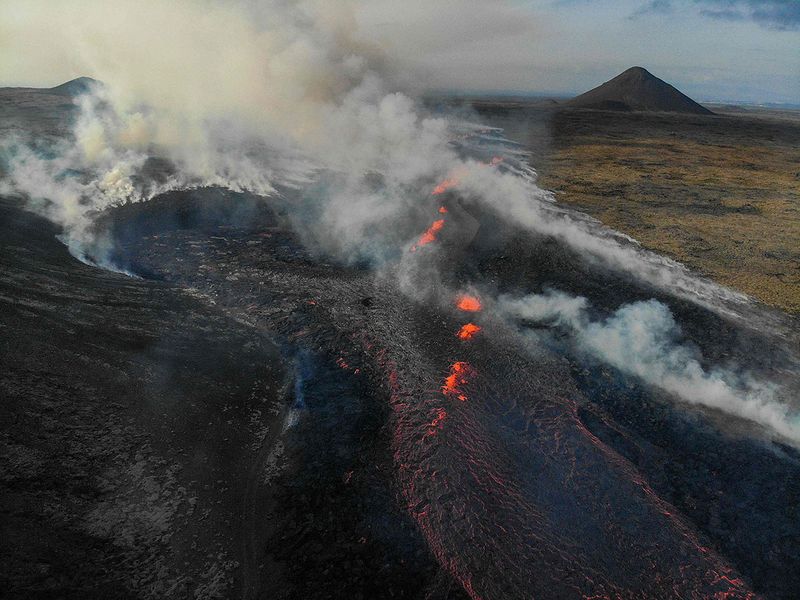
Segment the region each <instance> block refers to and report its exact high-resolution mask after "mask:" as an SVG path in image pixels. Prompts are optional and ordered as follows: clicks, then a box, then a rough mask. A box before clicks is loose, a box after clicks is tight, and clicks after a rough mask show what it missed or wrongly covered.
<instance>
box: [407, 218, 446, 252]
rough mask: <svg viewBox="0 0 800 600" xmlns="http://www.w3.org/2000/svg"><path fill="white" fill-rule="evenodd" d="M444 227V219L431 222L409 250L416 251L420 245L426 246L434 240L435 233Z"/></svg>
mask: <svg viewBox="0 0 800 600" xmlns="http://www.w3.org/2000/svg"><path fill="white" fill-rule="evenodd" d="M442 227H444V219H439V220H438V221H434V222H433V223H431V226H430V227H428V229H427V230H426V231H425V233H423V234H422V235H421V236H420V238H419V240H418V241H417V243H416V244H414V245H413V246H412V247H411V251H412V252H414V251H416V249H417V248H419V247H420V246H427V245H428V244H430V243H431V242H434V241H436V234H437V233H439V231H440V230H441V229H442Z"/></svg>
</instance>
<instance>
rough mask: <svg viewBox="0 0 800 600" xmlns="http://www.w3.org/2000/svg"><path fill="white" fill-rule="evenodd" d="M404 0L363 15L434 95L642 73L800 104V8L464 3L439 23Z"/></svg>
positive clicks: (687, 2)
mask: <svg viewBox="0 0 800 600" xmlns="http://www.w3.org/2000/svg"><path fill="white" fill-rule="evenodd" d="M441 2H442V5H444V6H447V5H448V4H452V3H451V2H449V0H441ZM407 3H408V8H399V7H398V8H397V9H396V10H395V11H394V13H395V15H397V13H398V12H402V13H409V12H410V13H411V15H409V14H405V15H403V16H402V17H390V16H387V14H388V13H386V12H384V9H383V8H370V5H369V4H367V8H366V11H368V12H369V11H370V10H372V11H374V13H375V14H373V15H372V16H373V17H374V21H373V22H372V25H373V26H374V27H375V32H376V33H378V34H379V37H381V36H384V37H386V38H388V39H390V40H391V38H392V36H393V35H396V36H397V37H398V39H399V40H402V41H401V42H399V43H398V44H397V46H399V47H397V48H395V49H394V51H395V52H396V53H397V54H398V55H400V56H402V57H404V58H405V59H406V60H409V61H411V62H414V63H415V64H417V65H421V66H422V67H423V69H424V70H427V71H428V72H429V73H430V77H431V84H432V85H434V86H435V87H440V88H461V89H464V88H467V89H473V90H519V91H532V92H540V93H548V92H549V93H553V92H555V93H564V94H572V93H577V92H582V91H585V90H587V89H589V88H591V87H594V86H596V85H598V84H599V83H602V82H603V81H606V80H608V79H610V78H611V77H613V76H614V75H616V74H617V73H619V72H621V71H623V70H624V69H626V68H627V67H630V66H634V65H639V66H643V67H645V68H647V69H649V70H650V71H651V72H653V73H654V74H655V75H657V76H659V77H661V78H662V79H666V80H667V81H669V82H671V83H673V84H674V85H676V86H677V87H679V88H680V89H682V90H683V91H684V92H686V93H688V94H689V95H690V96H693V97H695V98H696V99H698V100H745V101H750V102H790V103H797V104H800V0H512V1H511V2H508V3H503V2H499V1H494V2H492V1H491V0H490V1H488V2H481V3H478V2H469V1H467V2H466V4H467V5H472V6H468V7H467V9H466V10H461V11H456V12H460V14H455V13H451V14H447V15H443V16H442V18H441V19H440V20H438V22H437V19H432V20H431V19H423V18H422V17H421V15H422V13H423V12H426V11H427V12H429V11H430V9H429V8H425V7H426V6H430V5H431V4H433V5H437V4H438V1H434V2H427V1H425V2H423V1H421V0H420V1H417V0H407ZM374 4H376V5H377V6H381V5H382V4H385V2H382V0H376V1H375V2H374ZM460 4H462V5H464V4H465V3H464V2H461V3H460ZM481 5H483V6H481ZM462 8H463V6H462ZM415 10H418V11H419V13H420V18H418V19H417V18H415V17H414V16H413V12H414V11H415ZM441 10H442V11H445V10H446V9H444V8H443V9H441ZM427 16H428V17H429V16H430V15H427ZM381 18H383V19H384V20H383V21H382V22H379V21H380V19H381ZM398 19H399V24H398ZM393 21H394V22H393ZM398 27H399V28H402V32H396V29H397V28H398ZM384 34H385V35H384ZM409 37H411V38H412V40H411V43H409Z"/></svg>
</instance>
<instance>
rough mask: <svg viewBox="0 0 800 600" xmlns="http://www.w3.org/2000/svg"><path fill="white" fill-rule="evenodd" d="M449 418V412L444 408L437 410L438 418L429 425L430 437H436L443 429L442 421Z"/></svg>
mask: <svg viewBox="0 0 800 600" xmlns="http://www.w3.org/2000/svg"><path fill="white" fill-rule="evenodd" d="M446 418H447V411H446V410H445V409H443V408H439V409H437V410H436V416H435V417H434V418H433V421H431V422H430V424H429V425H428V435H436V431H437V430H438V429H441V428H442V421H444V420H445V419H446Z"/></svg>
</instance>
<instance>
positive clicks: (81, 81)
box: [45, 77, 97, 96]
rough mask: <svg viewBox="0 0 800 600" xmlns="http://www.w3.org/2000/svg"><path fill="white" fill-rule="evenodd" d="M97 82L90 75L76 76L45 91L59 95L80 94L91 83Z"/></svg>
mask: <svg viewBox="0 0 800 600" xmlns="http://www.w3.org/2000/svg"><path fill="white" fill-rule="evenodd" d="M95 83H97V80H95V79H92V78H91V77H78V78H77V79H73V80H72V81H67V82H66V83H62V84H61V85H57V86H56V87H53V88H50V89H48V90H45V91H47V92H48V93H50V94H58V95H59V96H80V95H81V94H83V93H86V92H87V91H88V90H89V88H90V87H92V85H94V84H95Z"/></svg>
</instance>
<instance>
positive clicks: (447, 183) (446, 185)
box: [431, 177, 458, 196]
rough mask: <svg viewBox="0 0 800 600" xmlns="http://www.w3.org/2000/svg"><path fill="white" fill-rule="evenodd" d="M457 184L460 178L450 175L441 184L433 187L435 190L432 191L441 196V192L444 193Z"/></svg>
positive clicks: (434, 194) (432, 193)
mask: <svg viewBox="0 0 800 600" xmlns="http://www.w3.org/2000/svg"><path fill="white" fill-rule="evenodd" d="M457 185H458V179H456V178H455V177H452V178H451V177H448V178H447V179H445V180H444V181H442V182H441V183H440V184H439V185H437V186H436V187H435V188H433V192H431V195H432V196H439V195H440V194H444V193H445V192H446V191H447V190H449V189H450V188H452V187H455V186H457Z"/></svg>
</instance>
